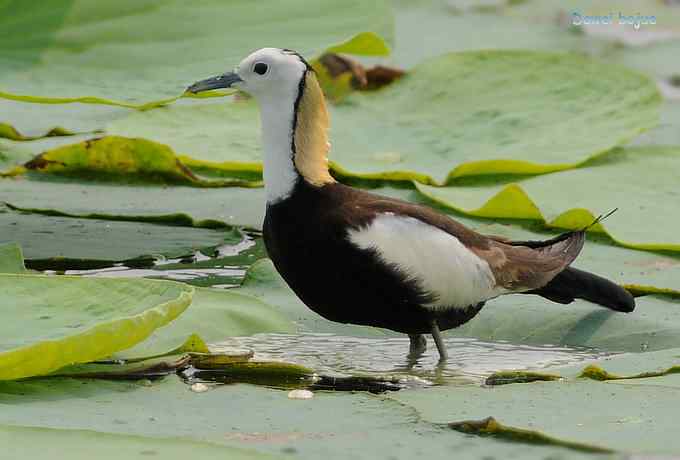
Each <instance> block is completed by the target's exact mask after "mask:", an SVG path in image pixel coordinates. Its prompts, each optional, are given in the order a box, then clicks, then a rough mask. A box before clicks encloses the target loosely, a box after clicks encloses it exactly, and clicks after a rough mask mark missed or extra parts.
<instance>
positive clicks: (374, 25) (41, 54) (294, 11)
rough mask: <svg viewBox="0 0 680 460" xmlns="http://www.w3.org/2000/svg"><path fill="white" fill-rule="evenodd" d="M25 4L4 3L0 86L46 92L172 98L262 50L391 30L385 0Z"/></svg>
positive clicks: (309, 48) (319, 46)
mask: <svg viewBox="0 0 680 460" xmlns="http://www.w3.org/2000/svg"><path fill="white" fill-rule="evenodd" d="M20 3H21V2H12V1H10V2H5V3H4V4H3V5H1V6H0V8H2V9H1V10H0V11H1V14H0V30H2V34H3V35H2V36H3V40H2V48H3V53H2V58H1V59H0V65H1V66H2V68H3V72H2V75H0V90H3V91H6V92H11V93H14V94H26V95H32V96H47V97H78V96H97V97H103V98H109V99H118V100H120V99H123V100H126V101H140V100H150V99H159V98H165V97H169V96H176V95H177V94H181V93H182V91H183V90H184V88H186V86H187V85H188V84H190V83H192V82H193V81H195V80H196V79H200V78H205V77H207V76H210V75H213V74H215V73H216V72H224V71H225V70H228V69H230V68H232V67H233V66H234V65H236V64H238V62H240V60H241V59H243V58H244V57H245V56H246V55H247V54H248V53H249V52H251V51H252V50H254V49H257V48H262V47H264V46H281V47H289V48H292V49H296V50H299V51H301V52H305V53H312V52H319V51H322V50H323V49H324V48H325V47H327V46H329V45H331V44H335V43H338V42H341V41H343V40H346V39H348V38H349V37H350V36H352V35H354V34H356V33H358V32H364V31H372V32H379V33H384V32H387V33H389V28H390V26H391V21H390V19H391V18H390V14H389V12H388V9H387V5H386V4H384V3H382V2H379V3H377V4H376V3H371V4H368V3H365V2H359V1H354V2H352V3H351V4H348V3H342V4H338V3H335V2H332V1H324V2H317V3H315V4H313V5H310V4H309V3H308V2H305V1H298V0H288V1H285V2H276V1H269V2H261V3H258V4H257V5H253V4H252V2H250V1H247V0H245V1H242V0H239V1H231V2H226V3H225V2H222V1H219V0H210V1H204V2H200V3H198V4H196V5H192V6H191V8H187V5H186V3H184V2H182V1H176V0H173V1H165V0H162V1H161V0H151V1H147V2H144V3H139V2H138V1H135V0H125V1H123V2H120V1H116V2H113V1H105V2H96V3H91V2H87V1H74V0H56V1H51V2H44V3H35V4H32V5H31V6H30V7H28V8H27V7H25V5H21V4H20ZM384 52H385V49H384V47H383V48H382V49H380V50H377V54H381V53H384ZM369 54H370V51H369Z"/></svg>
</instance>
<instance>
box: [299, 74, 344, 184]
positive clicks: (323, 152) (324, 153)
mask: <svg viewBox="0 0 680 460" xmlns="http://www.w3.org/2000/svg"><path fill="white" fill-rule="evenodd" d="M304 78H305V85H304V90H303V93H302V97H301V98H300V103H299V104H298V107H297V122H296V124H295V132H294V133H293V142H294V143H295V158H294V161H295V167H296V168H297V170H298V171H299V172H300V174H301V175H302V177H304V178H305V180H307V182H309V183H311V184H313V185H317V186H320V185H323V184H327V183H330V182H335V180H334V179H333V177H331V175H330V173H329V172H328V149H329V148H330V144H329V143H328V124H329V120H328V110H327V109H326V100H325V99H324V95H323V92H322V91H321V87H320V86H319V82H318V81H317V79H316V76H314V73H313V72H309V71H308V72H306V73H305V77H304Z"/></svg>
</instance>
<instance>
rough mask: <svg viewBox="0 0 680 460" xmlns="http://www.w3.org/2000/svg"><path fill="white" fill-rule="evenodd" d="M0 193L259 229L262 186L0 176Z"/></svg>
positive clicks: (81, 210) (52, 205)
mask: <svg viewBox="0 0 680 460" xmlns="http://www.w3.org/2000/svg"><path fill="white" fill-rule="evenodd" d="M0 197H1V198H2V200H3V201H5V202H7V203H10V204H11V205H14V206H16V207H18V208H21V209H26V210H42V211H44V212H45V213H46V214H57V215H64V214H68V215H72V216H82V217H92V218H96V219H110V220H132V221H144V222H158V223H164V224H167V225H184V226H195V227H204V228H220V227H225V226H231V225H235V226H242V227H248V228H255V229H257V228H262V220H263V218H264V217H263V216H264V207H265V197H264V189H247V188H241V187H230V188H207V189H205V188H196V187H187V186H172V187H167V186H162V185H158V184H145V185H140V184H128V185H121V184H115V183H110V182H109V183H102V182H94V181H93V182H86V183H82V182H78V181H77V180H75V179H73V178H57V177H54V178H50V180H37V179H36V178H14V179H12V178H6V179H2V178H0Z"/></svg>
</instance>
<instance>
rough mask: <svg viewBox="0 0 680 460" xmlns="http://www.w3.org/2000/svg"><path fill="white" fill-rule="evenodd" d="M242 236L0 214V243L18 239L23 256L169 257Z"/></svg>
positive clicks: (114, 259) (218, 231)
mask: <svg viewBox="0 0 680 460" xmlns="http://www.w3.org/2000/svg"><path fill="white" fill-rule="evenodd" d="M0 209H2V208H1V207H0ZM242 238H243V237H242V235H241V234H239V232H238V231H235V230H233V229H232V230H231V231H228V230H227V229H215V230H212V229H207V228H191V227H174V226H167V225H159V224H153V223H144V222H124V221H123V222H119V221H113V222H112V221H106V220H99V219H79V218H69V217H58V216H42V215H39V214H27V213H20V212H15V211H8V212H0V244H2V243H4V242H10V241H15V242H18V243H21V246H22V247H23V249H24V254H25V256H26V257H27V258H28V259H51V258H68V259H90V260H98V261H110V262H120V261H124V260H129V259H134V258H139V257H145V256H146V257H154V256H159V255H163V256H166V257H171V258H172V257H180V256H185V255H191V254H193V253H194V252H195V251H198V250H200V249H206V250H207V249H212V248H214V247H215V246H219V245H222V244H228V243H231V244H235V243H238V242H239V241H241V239H242ZM0 260H2V258H1V257H0Z"/></svg>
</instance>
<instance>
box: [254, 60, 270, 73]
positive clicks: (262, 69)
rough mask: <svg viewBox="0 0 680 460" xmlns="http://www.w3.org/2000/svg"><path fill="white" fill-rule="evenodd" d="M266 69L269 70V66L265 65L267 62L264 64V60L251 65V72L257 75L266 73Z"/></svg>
mask: <svg viewBox="0 0 680 460" xmlns="http://www.w3.org/2000/svg"><path fill="white" fill-rule="evenodd" d="M267 70H269V67H267V64H265V63H264V62H258V63H257V64H255V65H254V66H253V72H255V73H256V74H258V75H264V74H266V73H267Z"/></svg>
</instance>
